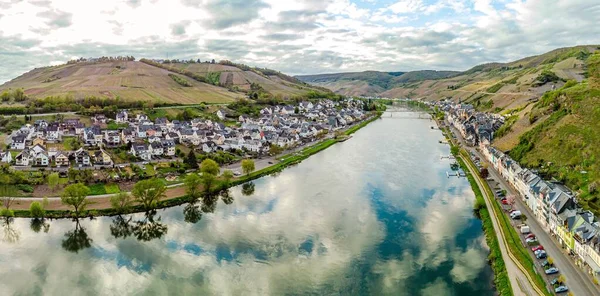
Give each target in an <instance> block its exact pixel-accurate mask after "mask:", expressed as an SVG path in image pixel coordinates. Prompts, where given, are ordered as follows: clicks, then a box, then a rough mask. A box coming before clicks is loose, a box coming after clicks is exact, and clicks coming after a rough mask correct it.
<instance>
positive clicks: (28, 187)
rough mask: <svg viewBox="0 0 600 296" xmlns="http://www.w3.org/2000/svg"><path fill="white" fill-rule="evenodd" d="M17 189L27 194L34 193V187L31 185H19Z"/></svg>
mask: <svg viewBox="0 0 600 296" xmlns="http://www.w3.org/2000/svg"><path fill="white" fill-rule="evenodd" d="M17 189H19V190H21V191H23V192H26V193H32V192H33V186H31V185H27V184H18V185H17Z"/></svg>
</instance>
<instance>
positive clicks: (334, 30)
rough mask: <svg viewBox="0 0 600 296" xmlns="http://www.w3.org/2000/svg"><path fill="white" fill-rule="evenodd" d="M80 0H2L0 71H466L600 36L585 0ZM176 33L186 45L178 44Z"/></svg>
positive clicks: (590, 0)
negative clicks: (152, 67)
mask: <svg viewBox="0 0 600 296" xmlns="http://www.w3.org/2000/svg"><path fill="white" fill-rule="evenodd" d="M84 2H85V1H79V2H73V1H64V0H56V1H46V0H40V1H37V0H23V1H10V2H6V1H0V39H1V40H0V41H3V42H8V43H7V44H6V45H4V48H5V51H4V52H0V56H3V57H4V58H2V57H0V59H3V60H0V62H2V65H3V66H4V67H3V70H4V71H2V72H1V73H0V82H3V81H6V80H9V79H12V78H14V77H15V76H17V75H19V74H21V73H23V72H25V71H28V70H31V69H32V68H33V67H39V66H45V65H48V64H49V63H50V61H63V62H66V61H67V60H69V59H70V58H72V57H73V56H88V57H89V56H94V55H99V54H103V55H115V54H116V52H117V51H118V52H119V53H121V54H129V55H136V56H138V57H165V56H166V54H167V52H168V54H169V56H170V57H174V58H200V59H206V58H210V57H213V56H214V57H216V58H219V59H221V58H222V59H229V60H235V61H236V62H241V63H246V64H252V65H255V66H260V67H270V68H275V69H277V70H281V71H284V72H287V73H289V74H312V73H322V72H339V71H363V70H381V71H410V70H420V69H437V70H466V69H468V68H470V67H472V66H474V65H476V64H479V63H484V62H507V61H511V60H516V59H519V58H522V57H526V56H529V55H535V54H541V53H544V52H546V51H550V50H552V49H555V48H558V47H565V46H574V45H577V44H598V43H600V39H599V37H598V36H600V27H599V26H598V25H597V24H598V23H600V3H598V1H594V0H578V1H565V0H561V1H556V2H553V4H552V5H547V3H545V2H544V1H541V0H521V1H516V0H507V1H489V0H477V1H467V0H437V1H421V0H401V1H394V2H392V3H389V4H387V3H386V4H383V3H364V2H363V1H359V0H289V1H279V0H249V1H243V0H231V1H227V0H182V1H166V0H153V1H142V0H128V1H125V2H124V1H122V0H104V1H96V2H89V1H88V2H85V3H84ZM124 4H125V5H124ZM550 20H552V21H550ZM5 39H6V40H5ZM17 39H21V40H24V41H25V42H31V41H32V40H35V41H36V43H35V46H34V47H32V48H29V49H27V50H26V51H22V52H21V53H19V54H18V55H24V57H25V58H24V59H21V60H19V61H11V60H9V58H7V57H9V56H15V53H12V52H6V50H8V48H9V47H11V48H14V46H15V45H14V43H15V42H19V41H18V40H17ZM181 42H184V44H185V47H177V46H176V45H182V43H181ZM238 46H239V47H238ZM283 48H285V49H286V50H282V49H283ZM76 50H80V51H79V52H77V51H76ZM66 51H68V52H69V55H67V54H66V53H65V52H66ZM127 51H129V52H127ZM70 54H72V55H70ZM300 61H302V62H300Z"/></svg>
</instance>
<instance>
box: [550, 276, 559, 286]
mask: <svg viewBox="0 0 600 296" xmlns="http://www.w3.org/2000/svg"><path fill="white" fill-rule="evenodd" d="M550 285H552V286H553V287H554V285H562V282H561V281H560V280H559V278H555V279H553V280H551V281H550Z"/></svg>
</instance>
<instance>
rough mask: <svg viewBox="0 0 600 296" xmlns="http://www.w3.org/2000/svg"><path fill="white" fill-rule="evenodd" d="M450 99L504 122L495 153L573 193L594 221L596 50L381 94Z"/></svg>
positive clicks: (598, 163) (479, 69)
mask: <svg viewBox="0 0 600 296" xmlns="http://www.w3.org/2000/svg"><path fill="white" fill-rule="evenodd" d="M382 95H387V96H390V97H411V98H419V99H423V100H441V99H449V100H453V101H456V102H464V103H469V104H472V105H473V106H475V108H476V109H478V110H480V111H487V112H495V113H499V114H503V115H505V116H506V117H507V120H506V123H505V125H504V126H503V127H502V128H501V129H500V130H499V131H498V132H497V133H496V135H495V138H494V142H493V143H492V144H493V145H494V146H495V147H497V148H499V149H501V150H503V151H505V152H507V153H508V154H509V155H510V156H511V157H512V158H514V159H515V160H517V161H519V162H520V163H521V164H522V165H524V166H526V167H529V168H534V169H537V170H538V171H539V172H540V174H541V175H543V176H544V177H546V178H554V179H556V180H559V181H561V182H564V183H565V184H566V185H567V186H569V187H570V188H571V189H573V190H574V191H576V192H577V194H578V201H579V203H580V204H582V205H583V206H584V207H585V208H587V209H591V210H594V211H595V212H596V213H600V148H599V146H598V143H599V142H600V46H596V45H594V46H589V45H586V46H576V47H569V48H560V49H556V50H553V51H551V52H548V53H545V54H541V55H537V56H532V57H527V58H524V59H520V60H517V61H514V62H509V63H490V64H484V65H479V66H476V67H474V68H472V69H470V70H468V71H465V72H463V73H461V74H460V75H458V76H455V77H451V78H446V79H439V80H426V81H421V82H418V83H413V84H409V85H405V86H402V87H397V88H393V89H390V90H388V91H386V92H384V93H383V94H382Z"/></svg>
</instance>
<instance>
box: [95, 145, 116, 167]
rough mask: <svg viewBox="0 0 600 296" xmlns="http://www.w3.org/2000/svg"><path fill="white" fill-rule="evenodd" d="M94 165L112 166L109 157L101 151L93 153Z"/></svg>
mask: <svg viewBox="0 0 600 296" xmlns="http://www.w3.org/2000/svg"><path fill="white" fill-rule="evenodd" d="M94 164H98V165H111V164H113V162H112V159H111V158H110V155H109V154H108V153H106V151H104V150H103V149H100V150H97V151H95V152H94Z"/></svg>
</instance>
